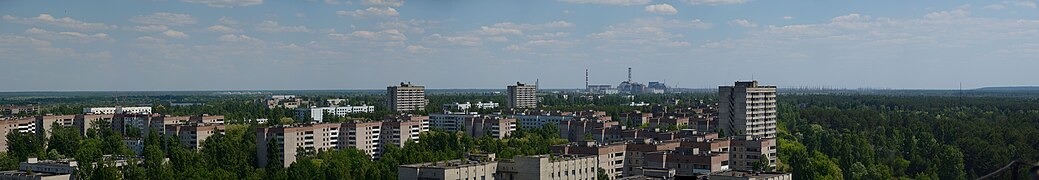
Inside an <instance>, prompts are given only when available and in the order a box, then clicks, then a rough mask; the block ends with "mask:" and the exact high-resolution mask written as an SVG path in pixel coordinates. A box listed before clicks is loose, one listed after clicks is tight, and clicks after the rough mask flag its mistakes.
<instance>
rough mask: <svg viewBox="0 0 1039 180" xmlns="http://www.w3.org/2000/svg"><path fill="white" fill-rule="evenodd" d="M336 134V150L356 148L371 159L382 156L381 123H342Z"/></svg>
mask: <svg viewBox="0 0 1039 180" xmlns="http://www.w3.org/2000/svg"><path fill="white" fill-rule="evenodd" d="M338 134H339V138H338V139H337V140H338V143H336V145H337V147H338V149H344V148H356V149H358V150H361V151H363V152H365V153H367V154H368V155H370V156H372V157H379V155H381V154H382V148H381V138H383V137H381V136H382V122H349V123H343V126H342V128H340V129H339V132H338Z"/></svg>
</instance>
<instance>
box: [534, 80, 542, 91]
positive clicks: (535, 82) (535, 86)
mask: <svg viewBox="0 0 1039 180" xmlns="http://www.w3.org/2000/svg"><path fill="white" fill-rule="evenodd" d="M540 84H541V79H534V89H537V88H538V85H540Z"/></svg>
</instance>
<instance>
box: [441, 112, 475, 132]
mask: <svg viewBox="0 0 1039 180" xmlns="http://www.w3.org/2000/svg"><path fill="white" fill-rule="evenodd" d="M475 117H480V115H479V114H476V113H445V114H430V115H429V122H430V123H429V124H430V126H431V127H433V128H437V129H441V130H444V131H451V132H454V131H461V130H462V124H464V123H465V120H466V119H469V118H475Z"/></svg>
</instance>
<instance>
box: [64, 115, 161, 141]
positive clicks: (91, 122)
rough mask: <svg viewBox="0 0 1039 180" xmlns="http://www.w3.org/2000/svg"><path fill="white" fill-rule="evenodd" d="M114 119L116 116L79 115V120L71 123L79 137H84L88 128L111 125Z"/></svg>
mask: <svg viewBox="0 0 1039 180" xmlns="http://www.w3.org/2000/svg"><path fill="white" fill-rule="evenodd" d="M116 117H117V116H116V115H114V114H85V115H80V118H76V120H75V121H74V122H73V123H74V124H75V125H76V127H78V128H79V132H80V133H81V135H83V136H86V135H87V133H88V130H90V128H95V126H97V125H98V124H108V125H111V123H112V122H114V121H115V119H116ZM96 128H108V127H96ZM145 133H147V132H145Z"/></svg>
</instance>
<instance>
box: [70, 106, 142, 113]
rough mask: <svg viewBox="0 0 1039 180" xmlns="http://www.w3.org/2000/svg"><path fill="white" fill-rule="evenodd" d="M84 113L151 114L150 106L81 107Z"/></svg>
mask: <svg viewBox="0 0 1039 180" xmlns="http://www.w3.org/2000/svg"><path fill="white" fill-rule="evenodd" d="M83 113H84V114H151V113H152V107H120V106H116V107H92V108H83Z"/></svg>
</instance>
